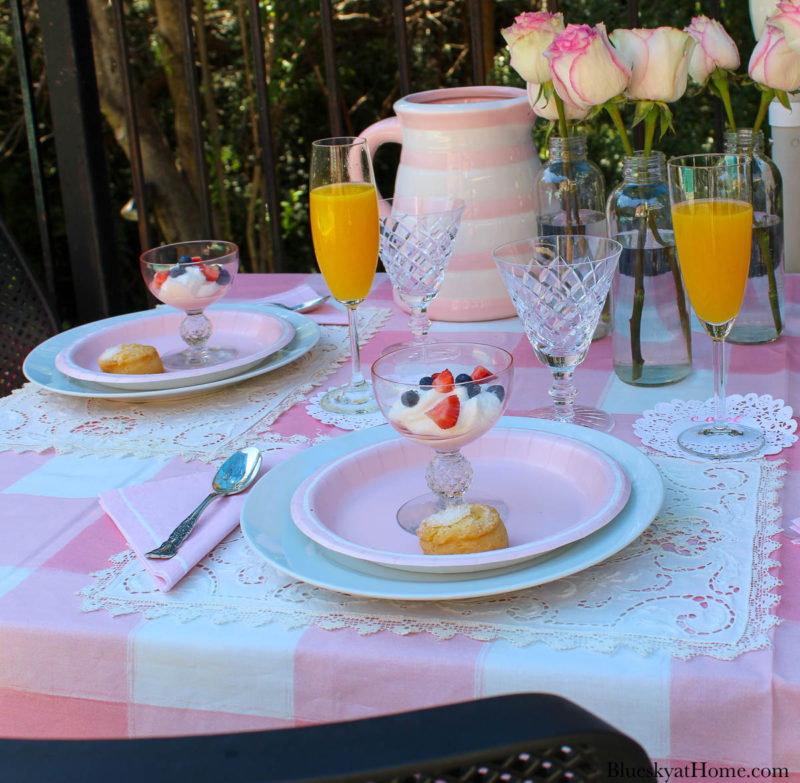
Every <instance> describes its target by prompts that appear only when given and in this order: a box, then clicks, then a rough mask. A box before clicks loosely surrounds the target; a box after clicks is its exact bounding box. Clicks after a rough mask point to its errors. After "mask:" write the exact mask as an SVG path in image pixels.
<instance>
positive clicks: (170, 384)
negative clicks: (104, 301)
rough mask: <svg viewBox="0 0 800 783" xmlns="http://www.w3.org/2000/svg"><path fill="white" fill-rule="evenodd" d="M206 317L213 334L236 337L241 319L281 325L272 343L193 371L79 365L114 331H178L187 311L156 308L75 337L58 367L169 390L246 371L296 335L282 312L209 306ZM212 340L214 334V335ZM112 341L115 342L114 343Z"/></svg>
mask: <svg viewBox="0 0 800 783" xmlns="http://www.w3.org/2000/svg"><path fill="white" fill-rule="evenodd" d="M206 314H207V316H208V317H209V318H210V319H212V321H213V323H214V333H215V334H216V335H224V334H228V335H232V336H233V338H235V337H236V336H237V335H241V333H242V332H241V328H240V329H234V328H233V326H234V324H235V323H237V322H238V323H239V324H241V321H242V319H243V318H244V319H245V321H250V322H252V323H253V324H257V323H261V324H263V323H264V322H271V323H272V324H275V325H276V326H278V328H279V330H280V331H279V334H278V337H277V338H275V339H274V340H272V341H271V342H269V343H262V344H261V347H259V348H258V349H256V350H252V351H249V352H248V353H246V354H244V355H242V356H237V357H236V358H235V359H231V360H230V361H228V362H222V363H220V364H215V365H212V366H210V367H199V368H197V369H194V370H168V371H166V372H164V373H163V374H158V375H122V374H120V375H115V374H113V373H105V372H102V371H101V370H99V369H98V370H93V369H91V368H89V367H87V366H86V365H83V364H79V363H78V362H77V361H76V359H75V356H76V354H77V352H78V351H79V350H80V349H81V348H82V347H83V346H85V345H86V344H87V343H90V342H99V341H100V340H102V339H103V336H104V335H108V333H113V332H120V333H123V332H126V331H129V330H130V329H131V328H138V329H141V328H142V325H143V324H145V325H147V326H148V327H149V328H155V327H158V324H159V322H163V323H164V330H163V332H164V334H170V333H174V334H175V335H177V334H178V329H179V327H180V323H181V321H182V320H183V319H184V318H185V313H184V312H183V311H181V310H175V309H174V308H166V307H164V308H161V307H159V308H156V309H155V310H153V311H144V312H142V313H141V317H140V318H137V319H136V320H135V321H124V322H121V323H115V324H111V325H108V326H105V327H102V328H100V329H99V330H98V331H96V332H91V333H90V334H86V335H84V336H83V337H81V338H79V339H77V340H75V341H74V342H72V343H70V344H69V345H67V346H65V347H64V348H62V349H61V351H59V353H58V354H57V355H56V357H55V361H54V363H55V367H56V369H57V370H59V371H60V372H62V373H64V375H67V376H69V377H70V378H75V379H76V380H80V381H87V382H89V383H96V384H99V385H102V386H110V387H124V388H128V389H144V388H147V389H166V388H180V387H182V386H193V385H196V384H199V383H204V382H207V381H208V380H209V379H214V380H219V379H222V378H226V377H230V376H231V375H234V374H236V373H237V372H243V371H244V370H246V369H247V368H248V367H252V366H253V365H254V364H257V363H258V362H260V361H261V360H262V359H264V358H266V357H267V356H270V355H271V354H273V353H275V352H276V351H279V350H280V349H281V348H283V347H285V346H286V345H288V344H289V343H290V342H291V341H292V338H293V337H294V333H295V328H294V326H293V325H292V324H291V323H289V322H288V321H287V320H286V319H285V318H281V316H280V315H277V314H274V313H269V312H266V310H265V311H264V312H263V313H262V312H255V311H253V310H250V309H240V308H225V309H222V308H219V309H216V308H213V307H211V308H209V309H208V310H206ZM254 334H255V329H251V331H250V336H251V337H252V336H253V335H254ZM212 339H213V337H212ZM112 344H113V343H112Z"/></svg>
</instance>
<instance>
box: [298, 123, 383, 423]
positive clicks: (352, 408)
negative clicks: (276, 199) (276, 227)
mask: <svg viewBox="0 0 800 783" xmlns="http://www.w3.org/2000/svg"><path fill="white" fill-rule="evenodd" d="M309 188H310V196H309V207H310V213H311V237H312V240H313V242H314V254H315V255H316V257H317V263H318V264H319V268H320V271H321V272H322V275H323V277H324V278H325V282H326V283H327V284H328V287H329V288H330V290H331V293H332V294H333V296H334V297H335V299H336V300H337V301H339V302H341V303H342V304H343V305H344V306H345V307H346V308H347V315H348V321H349V325H350V349H351V359H352V377H351V379H350V382H349V383H348V384H347V385H346V386H341V387H339V388H336V389H331V390H330V391H328V392H327V393H326V394H325V395H323V397H322V399H321V400H320V405H321V406H322V407H323V408H324V409H325V410H328V411H331V412H333V413H344V414H365V413H373V412H375V411H377V410H378V405H377V403H376V402H375V396H374V394H373V392H372V385H371V384H370V383H369V382H368V381H367V380H366V379H365V378H364V375H363V373H362V371H361V357H360V354H359V346H358V323H357V316H356V308H357V307H358V305H359V304H360V303H361V302H363V301H364V299H366V298H367V294H368V293H369V289H370V286H371V285H372V281H373V279H374V277H375V269H376V267H377V265H378V248H379V242H380V239H379V232H380V228H379V221H378V192H377V190H376V188H375V177H374V175H373V172H372V160H371V158H370V154H369V149H368V148H367V143H366V140H364V139H361V138H357V137H352V136H344V137H337V138H331V139H320V140H319V141H315V142H314V143H313V145H312V154H311V178H310V184H309Z"/></svg>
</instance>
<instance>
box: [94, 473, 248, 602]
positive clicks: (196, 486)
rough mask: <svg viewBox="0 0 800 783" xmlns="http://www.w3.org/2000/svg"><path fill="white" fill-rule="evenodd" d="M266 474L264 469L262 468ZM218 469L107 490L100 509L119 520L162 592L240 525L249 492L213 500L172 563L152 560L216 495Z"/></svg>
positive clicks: (128, 539) (132, 545) (118, 524)
mask: <svg viewBox="0 0 800 783" xmlns="http://www.w3.org/2000/svg"><path fill="white" fill-rule="evenodd" d="M262 471H263V468H262ZM215 473H216V467H214V466H211V465H210V466H208V468H207V469H205V468H204V469H200V470H198V471H197V472H196V473H190V474H187V475H183V476H174V477H172V478H166V479H157V480H155V481H148V482H145V483H144V484H136V485H134V486H130V487H123V488H122V489H115V490H111V491H109V492H103V493H102V494H101V495H100V505H101V506H102V507H103V509H104V510H105V512H106V513H107V514H108V515H109V516H110V517H111V518H112V519H113V520H114V522H115V524H116V525H117V527H118V528H119V529H120V531H121V532H122V535H124V536H125V538H126V540H127V541H128V544H129V545H130V547H131V549H133V551H134V552H135V553H136V555H137V557H138V558H139V560H140V562H141V563H142V565H144V567H145V568H146V569H147V571H148V572H149V573H150V575H151V576H152V577H153V581H154V582H155V584H156V587H158V589H159V590H163V591H165V592H166V591H167V590H171V589H172V588H173V587H174V586H175V585H176V584H177V583H178V582H179V581H180V580H181V579H182V578H183V577H184V576H185V575H186V573H187V572H188V571H190V570H191V569H192V568H194V566H195V565H197V563H199V562H200V561H201V560H202V559H203V558H204V557H205V556H206V555H207V554H208V553H209V552H210V551H211V550H212V549H213V548H214V547H215V546H216V545H217V544H218V543H219V542H220V541H222V539H223V538H225V537H226V536H227V535H228V534H229V533H230V532H231V531H232V530H233V529H234V528H235V527H236V526H237V525H238V524H239V514H240V512H241V510H242V504H243V503H244V501H245V497H246V496H247V493H246V492H242V493H241V494H238V495H228V496H226V497H219V498H217V499H216V500H213V501H212V502H211V504H210V505H209V506H207V507H206V510H205V511H204V512H203V513H202V515H201V516H200V519H199V520H198V522H197V524H196V525H195V528H194V530H192V532H191V533H190V534H189V537H188V538H187V539H186V540H185V541H184V542H183V544H182V545H181V548H180V549H179V550H178V554H177V555H175V557H173V558H171V559H170V560H149V559H148V558H146V557H145V556H144V553H145V552H149V551H150V550H151V549H155V548H156V547H157V546H158V545H159V544H160V543H161V542H162V541H163V540H164V539H165V538H167V536H169V534H170V533H171V532H172V531H173V530H174V529H175V527H176V526H177V525H178V523H180V522H181V520H183V519H184V518H185V517H187V516H188V515H189V514H190V513H191V512H192V511H193V510H194V509H195V508H196V507H197V505H198V504H199V503H200V501H201V500H202V499H203V498H204V497H205V496H206V495H207V494H208V493H209V492H211V480H212V479H213V478H214V474H215Z"/></svg>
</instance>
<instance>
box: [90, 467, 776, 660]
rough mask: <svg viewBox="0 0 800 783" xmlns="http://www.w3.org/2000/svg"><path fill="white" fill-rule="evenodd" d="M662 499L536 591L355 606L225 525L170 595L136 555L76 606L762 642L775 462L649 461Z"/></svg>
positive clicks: (605, 646)
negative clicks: (630, 537) (607, 547)
mask: <svg viewBox="0 0 800 783" xmlns="http://www.w3.org/2000/svg"><path fill="white" fill-rule="evenodd" d="M653 461H654V462H655V463H656V465H657V466H658V468H659V470H660V472H661V474H662V476H663V477H664V482H665V488H666V501H665V504H664V508H663V509H662V511H661V513H660V514H659V515H658V517H657V519H656V520H655V521H654V522H653V524H652V525H651V526H650V527H649V528H648V529H647V530H646V531H645V532H644V533H643V534H642V536H640V537H639V539H637V540H636V541H635V542H633V543H632V544H631V545H630V546H628V547H627V548H626V549H624V550H623V551H621V552H619V553H617V554H616V555H615V556H614V557H612V558H610V559H609V560H607V561H605V562H604V563H601V564H599V565H596V566H593V567H592V568H589V569H587V570H585V571H583V572H581V573H579V574H575V575H573V576H571V577H568V578H565V579H561V580H559V581H556V582H552V583H550V584H546V585H540V586H538V587H533V588H530V589H527V590H521V591H518V592H515V593H509V594H505V595H501V596H495V597H490V598H484V599H468V600H461V601H437V602H422V603H420V602H403V601H385V600H374V599H366V598H357V597H351V596H347V595H341V594H338V593H334V592H330V591H328V590H325V589H322V588H318V587H314V586H312V585H309V584H306V583H304V582H300V581H296V580H293V579H292V578H290V577H287V576H286V575H284V574H282V573H280V572H278V571H276V570H275V569H274V568H272V567H271V566H270V565H269V564H268V563H266V561H264V560H263V559H262V558H261V557H260V556H259V555H257V554H256V553H255V552H253V551H252V550H250V548H249V546H248V544H247V543H246V541H245V540H244V538H243V536H242V533H241V531H239V530H237V531H234V533H232V534H231V536H229V537H228V538H227V539H226V540H225V541H223V542H222V543H221V544H220V545H219V546H218V547H217V548H216V549H215V550H214V551H213V552H212V553H211V554H209V555H208V557H206V558H205V559H204V560H203V561H201V563H200V564H199V565H198V566H197V567H196V568H195V569H193V570H192V571H191V572H189V574H188V575H187V577H186V578H185V579H184V580H183V581H182V582H181V583H180V584H178V585H177V586H176V587H175V589H174V590H172V591H171V592H170V593H167V594H165V593H161V592H160V591H159V590H157V589H156V588H155V587H153V585H152V583H151V582H150V580H149V577H148V576H147V575H146V573H145V572H144V569H143V568H142V567H141V566H140V565H139V564H138V562H137V560H136V557H135V555H133V553H132V552H130V551H126V552H122V553H120V554H119V555H116V556H115V557H114V558H112V561H111V567H110V568H108V569H107V570H105V571H103V572H100V573H98V574H95V575H94V576H95V580H94V582H93V583H92V584H91V585H89V586H88V587H86V588H84V589H83V590H81V591H80V593H79V595H81V596H82V597H83V599H84V603H83V609H84V611H94V610H98V609H103V610H106V611H108V612H110V613H111V614H112V615H121V614H128V613H132V612H140V613H141V614H143V615H144V616H145V617H147V618H157V617H164V616H169V617H173V618H177V619H178V620H180V621H190V620H192V619H194V618H197V617H204V618H207V619H211V620H212V621H214V622H216V623H227V622H243V623H247V624H250V625H264V624H267V623H272V622H280V623H282V624H283V625H285V626H287V627H289V628H294V627H303V626H308V625H310V624H316V625H317V626H320V627H322V628H325V629H331V630H334V629H339V628H350V629H354V630H356V631H357V632H358V633H360V634H370V633H375V632H377V631H391V632H393V633H396V634H400V635H405V634H411V633H429V634H431V635H433V636H435V637H436V638H439V639H449V638H451V637H453V636H455V635H456V634H462V635H465V636H467V637H469V638H472V639H476V640H482V641H488V640H495V639H503V640H506V641H508V642H510V643H512V644H514V645H517V646H524V645H528V644H531V643H533V642H544V643H546V644H548V645H550V646H551V647H553V648H555V649H572V648H577V647H582V648H586V649H590V650H594V651H598V652H611V651H613V650H615V649H616V648H617V647H620V646H627V647H629V648H631V649H633V650H635V651H637V652H638V653H640V654H642V655H646V654H649V653H652V652H654V651H656V650H662V651H666V652H667V653H669V654H671V655H672V656H674V657H676V658H680V659H688V658H691V657H693V656H696V655H708V656H711V657H714V658H717V659H721V660H731V659H733V658H735V657H737V656H738V655H741V654H742V653H744V652H748V651H750V650H756V649H760V648H763V647H767V646H768V645H769V644H770V641H769V630H770V628H771V627H772V626H773V625H775V624H776V623H777V622H778V619H777V617H776V615H775V614H774V608H775V607H776V606H777V604H778V601H779V596H778V594H777V593H776V592H775V590H774V588H776V587H777V586H778V584H779V581H778V579H777V577H776V576H774V575H773V574H772V573H771V571H770V569H774V568H775V567H776V566H777V565H778V563H777V562H776V560H774V559H773V558H772V553H773V552H774V550H775V549H777V547H778V546H779V544H778V543H776V541H775V540H774V539H773V538H772V536H773V535H774V534H776V533H777V532H779V527H778V524H777V522H778V519H779V517H780V509H779V506H778V503H777V500H778V491H779V490H780V488H781V486H782V484H783V476H784V475H785V467H784V462H782V461H781V462H776V461H771V462H770V461H767V460H759V461H742V462H729V463H726V464H724V465H717V464H715V465H707V466H701V467H700V468H698V466H697V464H694V463H690V462H687V461H686V460H683V459H680V460H678V459H673V458H671V457H665V456H661V455H658V456H656V457H654V458H653Z"/></svg>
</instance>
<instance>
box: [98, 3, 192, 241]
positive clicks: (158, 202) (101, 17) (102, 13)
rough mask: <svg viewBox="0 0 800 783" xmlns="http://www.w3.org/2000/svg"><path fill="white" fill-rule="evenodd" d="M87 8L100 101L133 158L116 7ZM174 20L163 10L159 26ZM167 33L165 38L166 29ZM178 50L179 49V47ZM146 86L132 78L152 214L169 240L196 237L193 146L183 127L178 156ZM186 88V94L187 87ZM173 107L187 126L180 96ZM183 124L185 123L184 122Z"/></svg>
mask: <svg viewBox="0 0 800 783" xmlns="http://www.w3.org/2000/svg"><path fill="white" fill-rule="evenodd" d="M168 4H170V5H172V6H173V10H174V5H175V4H174V2H173V0H168ZM156 5H158V3H157V4H156ZM89 11H90V15H91V22H92V43H93V47H94V61H95V69H96V72H97V87H98V91H99V95H100V106H101V109H102V111H103V115H104V116H105V118H106V120H107V122H108V124H109V125H110V126H111V129H112V130H113V132H114V137H115V138H116V140H117V142H118V143H119V144H120V146H121V147H122V149H123V150H124V151H125V154H126V155H127V156H128V157H129V158H130V138H129V136H128V127H127V123H126V117H125V98H124V91H123V85H122V80H121V75H120V71H119V66H118V59H119V51H118V49H117V41H116V34H115V30H114V21H113V10H112V9H111V8H110V7H109V5H108V3H107V2H106V0H89ZM173 23H174V24H175V25H178V24H179V20H178V17H177V15H176V14H174V13H173V14H165V16H164V17H163V18H160V20H159V30H162V31H163V30H166V28H167V26H168V25H169V24H173ZM173 34H175V35H176V36H177V40H180V37H179V28H178V29H176V30H173V31H172V32H171V34H170V36H169V40H174V38H173ZM164 35H165V40H167V35H166V32H165V33H164ZM179 51H180V49H178V52H179ZM173 63H177V64H179V65H180V73H181V74H182V73H183V67H182V61H181V57H180V55H179V54H175V56H174V57H173ZM174 78H175V74H174V73H173V74H171V75H169V76H168V79H174ZM176 87H177V84H175V83H173V84H172V85H171V91H172V89H175V88H176ZM142 92H143V90H142V87H141V85H137V84H136V83H134V85H133V93H134V100H135V102H136V116H137V124H138V128H139V146H140V148H141V154H142V167H143V169H144V178H145V182H146V184H147V188H148V197H149V199H150V201H151V204H152V210H153V214H154V215H155V218H156V220H157V222H158V225H159V228H160V229H161V233H162V234H163V237H164V239H165V240H166V241H167V242H174V241H179V240H182V239H189V238H192V237H198V236H200V234H201V233H202V219H201V214H200V205H199V203H198V200H197V196H196V193H195V190H194V187H193V186H192V179H190V177H193V174H194V164H193V157H192V154H191V147H189V150H188V154H187V150H186V141H185V133H182V134H181V136H182V140H181V137H179V142H178V147H179V153H178V159H176V156H175V153H174V152H173V150H172V149H171V148H170V145H169V142H168V140H167V138H166V136H165V135H164V133H163V132H162V130H161V128H160V127H159V125H158V122H157V119H156V116H155V114H154V112H153V110H152V108H151V106H150V104H149V103H147V102H146V101H145V100H143V99H142V97H141V96H142ZM183 94H184V96H185V95H186V90H185V87H184V88H183ZM173 98H174V94H173ZM175 113H176V131H177V125H178V121H177V117H178V116H182V117H183V118H184V119H182V120H180V123H183V122H184V121H185V122H186V123H187V127H188V117H187V113H186V112H185V111H182V110H181V108H180V107H179V105H178V103H177V102H176V103H175ZM181 127H183V126H182V125H181ZM189 142H190V144H191V130H189ZM181 164H183V166H182V165H181ZM187 164H188V170H187ZM187 174H188V175H189V176H187Z"/></svg>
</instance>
